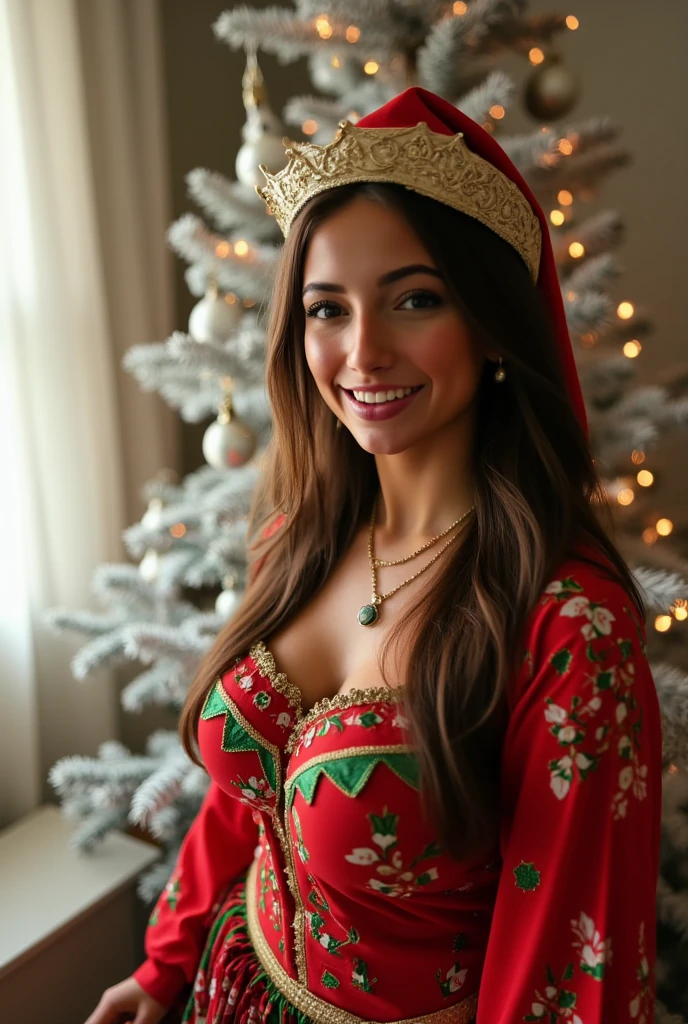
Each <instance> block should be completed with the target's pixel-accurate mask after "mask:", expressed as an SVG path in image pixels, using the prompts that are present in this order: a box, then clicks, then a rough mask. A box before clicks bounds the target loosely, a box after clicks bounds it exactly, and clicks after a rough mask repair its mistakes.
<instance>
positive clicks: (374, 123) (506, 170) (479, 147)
mask: <svg viewBox="0 0 688 1024" xmlns="http://www.w3.org/2000/svg"><path fill="white" fill-rule="evenodd" d="M421 121H425V123H426V124H427V126H428V128H429V129H430V130H431V131H433V132H437V133H438V134H442V135H455V134H456V133H457V132H463V134H464V138H465V141H466V144H467V146H468V148H469V149H470V150H471V152H473V153H476V154H477V155H478V156H480V157H482V158H483V159H484V160H487V161H488V162H489V163H491V164H492V165H493V166H494V167H496V168H497V170H499V171H501V172H502V174H504V175H505V176H506V177H507V178H509V180H510V181H512V182H513V184H514V185H516V187H517V188H518V189H519V191H520V192H521V193H522V194H523V195H524V196H525V198H526V199H527V200H528V203H529V204H530V206H531V208H532V210H533V212H534V213H535V215H536V217H537V219H538V221H539V222H540V228H541V233H542V239H541V242H542V251H541V255H540V269H539V274H538V278H537V288H538V291H539V293H540V295H541V297H542V301H543V304H544V306H545V309H546V311H547V313H548V314H549V317H550V320H551V322H552V325H553V327H554V332H555V334H556V338H557V344H558V346H559V354H560V357H561V362H562V365H563V368H564V374H565V377H566V384H567V388H568V392H569V395H570V396H571V401H572V403H573V408H574V410H575V412H576V415H577V416H578V419H579V420H580V423H581V425H582V427H583V430H584V431H585V434H586V437H587V436H589V431H588V421H587V416H586V412H585V404H584V402H583V394H582V391H581V386H580V381H579V379H578V371H577V369H576V361H575V359H574V355H573V348H572V346H571V339H570V337H569V331H568V327H567V324H566V316H565V314H564V303H563V301H562V297H561V287H560V285H559V280H558V278H557V270H556V266H555V263H554V254H553V253H552V243H551V240H550V235H549V226H548V224H547V220H546V218H545V215H544V213H543V212H542V210H541V208H540V206H539V204H538V202H537V200H536V198H535V196H534V195H533V193H532V192H531V190H530V188H529V187H528V185H527V184H526V182H525V180H524V179H523V177H522V176H521V174H520V173H519V171H518V170H517V169H516V167H515V166H514V165H513V163H512V162H511V160H510V159H509V157H508V156H507V155H506V153H505V152H504V150H503V149H502V147H501V146H500V145H499V143H498V142H497V141H496V140H495V139H493V138H492V136H491V135H489V134H488V133H487V132H486V131H485V130H484V129H483V128H481V127H480V125H479V124H477V123H476V122H475V121H474V120H473V119H472V118H470V117H468V116H467V115H466V114H463V113H462V112H461V111H460V110H458V109H457V108H456V107H455V106H453V104H451V103H449V102H448V101H447V100H445V99H442V97H441V96H436V95H435V93H432V92H429V91H428V90H427V89H421V88H420V87H419V86H413V87H412V88H410V89H406V90H405V91H404V92H402V93H400V94H399V95H398V96H395V97H394V99H392V100H390V101H389V103H385V105H384V106H382V107H380V108H379V109H378V110H374V111H373V112H372V113H371V114H366V116H365V117H362V118H361V119H360V120H359V121H357V122H356V127H357V128H411V127H414V126H415V125H417V124H418V123H419V122H421Z"/></svg>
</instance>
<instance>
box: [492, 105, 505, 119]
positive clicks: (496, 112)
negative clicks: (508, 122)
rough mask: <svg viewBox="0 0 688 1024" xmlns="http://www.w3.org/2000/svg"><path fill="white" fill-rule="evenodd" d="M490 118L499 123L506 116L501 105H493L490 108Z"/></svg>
mask: <svg viewBox="0 0 688 1024" xmlns="http://www.w3.org/2000/svg"><path fill="white" fill-rule="evenodd" d="M489 113H490V117H494V119H495V121H501V119H502V118H503V117H504V115H505V114H506V110H505V109H504V107H503V106H502V104H501V103H493V104H492V106H491V107H490V111H489Z"/></svg>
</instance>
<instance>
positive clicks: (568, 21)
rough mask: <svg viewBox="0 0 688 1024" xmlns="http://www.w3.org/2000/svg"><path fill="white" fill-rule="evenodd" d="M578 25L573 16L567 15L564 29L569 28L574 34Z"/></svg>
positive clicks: (576, 19)
mask: <svg viewBox="0 0 688 1024" xmlns="http://www.w3.org/2000/svg"><path fill="white" fill-rule="evenodd" d="M579 25H580V22H579V20H578V18H577V17H576V16H575V14H569V16H568V17H567V19H566V27H567V28H570V29H571V31H572V32H575V31H576V29H577V28H578V26H579Z"/></svg>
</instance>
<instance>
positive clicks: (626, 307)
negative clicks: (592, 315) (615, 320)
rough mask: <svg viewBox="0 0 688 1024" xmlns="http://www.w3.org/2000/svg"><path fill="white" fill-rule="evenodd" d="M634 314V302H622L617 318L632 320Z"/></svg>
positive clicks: (617, 309)
mask: <svg viewBox="0 0 688 1024" xmlns="http://www.w3.org/2000/svg"><path fill="white" fill-rule="evenodd" d="M634 312H635V310H634V309H633V303H632V302H620V303H619V305H618V306H617V308H616V313H617V316H619V317H620V318H621V319H622V320H630V319H631V317H632V316H633V313H634Z"/></svg>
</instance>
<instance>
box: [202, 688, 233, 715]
mask: <svg viewBox="0 0 688 1024" xmlns="http://www.w3.org/2000/svg"><path fill="white" fill-rule="evenodd" d="M226 714H227V705H226V704H225V702H224V701H223V699H222V695H221V693H220V691H219V688H218V685H217V683H215V684H214V686H213V688H212V690H211V691H210V693H209V694H208V696H207V697H206V699H205V704H204V705H203V710H202V711H201V718H203V719H205V721H207V720H208V719H209V718H216V717H217V716H218V715H226Z"/></svg>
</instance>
